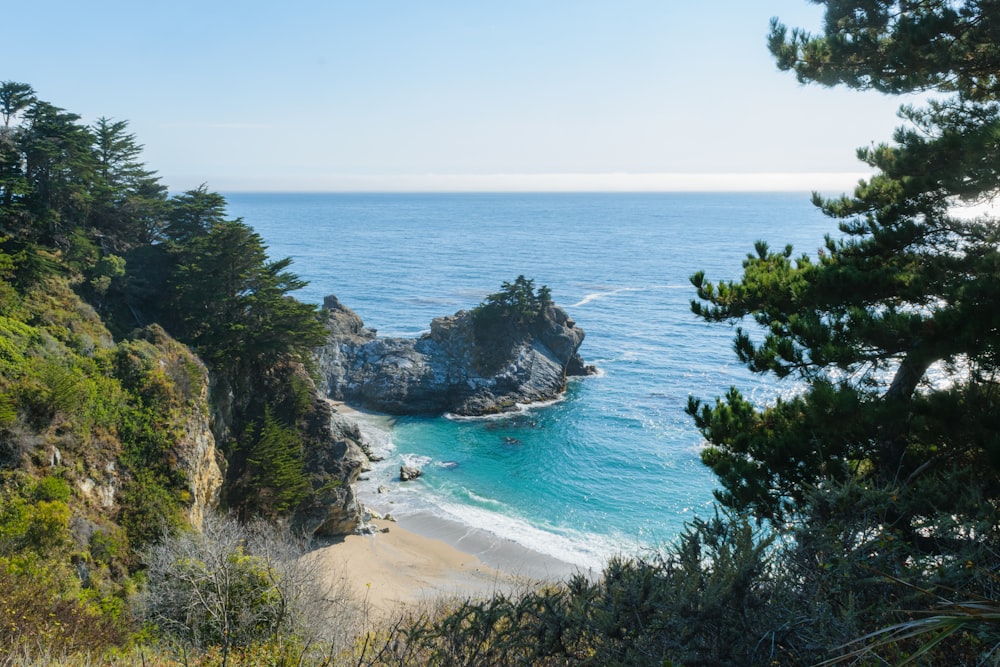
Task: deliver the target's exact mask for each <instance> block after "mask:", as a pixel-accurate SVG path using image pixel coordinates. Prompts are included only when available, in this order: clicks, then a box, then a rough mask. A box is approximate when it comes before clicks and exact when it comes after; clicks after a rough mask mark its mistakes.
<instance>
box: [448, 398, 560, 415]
mask: <svg viewBox="0 0 1000 667" xmlns="http://www.w3.org/2000/svg"><path fill="white" fill-rule="evenodd" d="M565 400H566V395H565V394H561V395H559V396H557V397H556V398H553V399H551V400H548V401H535V402H534V403H515V404H514V409H513V410H508V411H507V412H498V413H495V414H489V415H456V414H455V413H453V412H446V413H444V414H443V415H442V417H444V418H445V419H447V420H449V421H455V422H476V421H491V420H501V419H510V418H511V417H514V416H517V415H523V414H527V413H529V412H532V411H534V410H539V409H541V408H547V407H549V406H551V405H555V404H556V403H561V402H563V401H565Z"/></svg>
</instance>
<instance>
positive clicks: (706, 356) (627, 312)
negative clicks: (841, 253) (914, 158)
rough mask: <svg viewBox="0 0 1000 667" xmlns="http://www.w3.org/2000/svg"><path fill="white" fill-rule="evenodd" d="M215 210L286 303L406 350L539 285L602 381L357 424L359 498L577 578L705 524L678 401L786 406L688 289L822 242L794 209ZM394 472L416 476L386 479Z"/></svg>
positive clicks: (276, 197) (327, 206)
mask: <svg viewBox="0 0 1000 667" xmlns="http://www.w3.org/2000/svg"><path fill="white" fill-rule="evenodd" d="M226 197H227V201H228V203H229V208H228V212H229V215H230V216H231V217H241V218H243V219H244V221H245V222H246V223H247V224H249V225H251V226H252V227H253V228H254V229H255V230H256V231H257V232H258V233H259V234H260V235H261V237H262V238H263V239H264V241H265V243H266V244H267V245H268V247H269V255H270V256H271V257H272V258H273V259H278V258H282V257H291V258H292V259H293V260H294V263H293V265H292V271H294V272H295V273H297V274H298V275H299V276H300V277H302V278H304V279H306V280H308V281H309V285H308V286H307V287H305V288H304V289H302V290H300V291H299V292H297V293H296V296H297V297H298V298H299V299H300V300H303V301H307V302H311V303H317V304H321V303H322V300H323V297H324V296H326V295H328V294H336V295H337V297H338V298H339V299H340V301H341V302H342V303H344V304H345V305H347V306H348V307H350V308H351V309H353V310H354V311H355V312H357V313H358V314H359V315H360V316H361V317H362V318H363V319H364V321H365V324H366V325H367V326H369V327H372V328H375V329H377V330H378V332H379V335H385V336H418V335H420V334H421V333H423V332H425V331H427V330H428V329H429V326H430V321H431V319H433V318H434V317H437V316H440V315H449V314H452V313H454V312H456V311H458V310H461V309H469V308H472V307H475V306H476V305H477V304H479V303H480V302H481V301H482V300H483V299H484V298H485V297H486V295H487V294H489V293H492V292H496V291H498V290H499V288H500V285H501V283H502V282H503V281H512V280H514V279H515V278H516V277H517V276H518V275H524V276H526V277H528V278H531V279H533V280H534V281H535V285H536V286H541V285H547V286H548V287H549V288H550V289H551V291H552V296H553V299H554V300H555V302H556V303H557V304H558V305H560V306H561V307H563V308H564V309H565V310H566V311H567V312H568V314H569V316H570V317H571V318H573V319H574V320H576V322H577V325H578V326H579V327H581V328H582V329H583V330H584V331H585V332H586V334H587V335H586V339H585V340H584V342H583V345H582V347H581V349H580V354H581V355H582V356H583V358H584V359H585V361H586V362H587V363H589V364H594V365H595V366H597V368H598V369H599V371H600V372H599V374H598V375H596V376H592V377H587V378H582V379H576V380H573V381H571V383H570V384H569V387H568V390H567V392H566V394H565V396H564V397H563V398H562V399H561V400H559V401H556V402H554V403H551V404H547V405H539V406H532V407H528V408H526V409H524V410H522V411H520V412H518V413H516V414H512V415H507V416H502V417H493V418H484V419H459V418H454V417H451V416H448V415H446V416H443V417H433V418H432V417H402V418H398V419H393V420H389V419H385V418H383V417H380V416H378V415H363V416H362V417H361V419H362V425H363V428H364V431H365V433H366V436H367V437H368V438H369V440H370V441H371V443H372V445H373V447H374V448H375V450H376V451H377V452H378V453H380V454H382V455H383V456H385V457H386V460H385V461H384V462H382V463H380V464H378V465H377V466H376V467H375V469H374V470H373V471H372V472H371V473H369V475H368V477H369V478H370V479H369V480H368V481H366V482H362V483H360V484H359V496H360V497H361V499H362V501H363V502H364V503H366V504H368V505H370V506H372V507H373V508H375V509H376V510H378V511H380V512H391V513H392V514H393V515H394V516H395V517H396V518H398V519H399V520H400V522H401V525H404V526H405V525H406V524H405V521H406V520H407V517H425V518H426V517H437V518H439V519H441V520H444V521H447V522H448V523H449V524H450V525H452V526H455V527H457V532H458V538H456V539H457V540H458V541H460V540H461V538H462V536H463V535H464V534H465V533H463V532H462V531H463V530H467V531H468V532H469V534H472V533H475V534H477V535H478V536H479V538H478V539H479V540H480V542H481V541H482V540H484V539H485V540H486V541H487V542H489V541H491V540H492V541H493V542H494V543H495V544H497V545H503V544H513V545H517V546H519V547H523V548H525V549H527V550H529V551H531V552H535V553H538V554H542V555H544V556H546V557H549V558H552V559H555V560H557V561H559V562H562V563H566V564H569V565H571V566H573V567H575V568H580V569H589V570H592V571H599V570H600V568H601V566H602V565H603V564H604V563H605V562H606V560H607V559H608V558H609V557H611V556H614V555H618V554H625V555H635V554H641V553H644V552H646V551H647V550H650V549H657V548H661V547H663V546H664V545H666V544H669V543H670V542H671V541H672V540H673V539H674V538H675V537H676V536H677V534H678V533H679V531H681V530H682V529H683V527H684V523H685V522H686V521H690V520H691V519H692V518H693V517H695V516H703V517H707V516H709V515H711V514H712V513H713V496H712V492H713V490H714V489H715V488H716V486H717V485H716V481H715V478H714V477H713V475H712V473H711V472H710V471H709V470H708V469H707V468H706V467H705V466H704V465H703V464H702V463H701V461H700V458H699V451H700V449H701V448H702V446H703V441H702V439H701V437H700V434H699V433H698V432H697V430H696V429H695V428H694V425H693V423H692V421H691V419H690V417H688V416H687V415H686V414H685V412H684V408H685V406H686V404H687V401H688V397H689V396H690V395H694V396H697V397H700V398H703V399H708V400H714V398H715V397H716V396H720V395H722V394H723V393H724V392H725V391H726V390H727V389H728V388H729V387H730V386H732V385H735V386H737V387H739V388H740V389H741V390H742V391H743V392H744V393H745V394H746V395H749V396H752V397H753V398H754V399H755V400H757V401H760V402H762V403H763V402H766V401H770V400H773V399H774V398H775V396H777V395H778V394H780V393H782V392H789V391H794V386H791V385H789V386H785V385H784V384H775V382H774V381H773V380H772V379H769V378H766V377H758V376H754V375H752V374H751V373H749V371H747V370H746V369H745V368H743V367H742V366H741V365H740V364H739V362H738V361H737V359H736V358H735V354H734V353H733V350H732V339H733V336H734V329H733V327H731V326H728V325H726V324H714V325H710V324H706V323H704V322H702V321H699V320H698V319H697V318H695V317H694V315H692V314H691V310H690V301H691V299H692V298H694V288H693V287H692V286H691V284H690V282H689V277H690V276H691V274H693V273H694V272H695V271H698V270H704V271H705V272H706V275H707V277H708V279H710V280H719V279H736V278H738V277H739V276H740V274H741V263H742V261H743V259H744V258H745V257H746V255H747V253H750V252H752V251H753V244H754V242H755V241H757V240H764V241H767V242H768V243H769V244H770V245H771V246H772V247H775V248H782V247H784V246H785V245H786V244H792V245H793V246H794V247H795V254H796V255H799V254H802V253H808V254H810V255H815V253H816V250H817V248H819V247H820V246H821V245H822V244H823V237H824V235H825V234H827V233H833V234H836V227H835V224H834V223H833V221H831V220H829V219H827V218H825V217H824V216H823V215H822V214H821V213H820V212H819V211H818V210H817V209H815V207H813V206H812V204H811V203H810V200H809V195H808V194H807V193H752V194H748V193H691V194H677V193H657V194H264V193H235V194H228V195H226ZM401 463H408V464H415V465H418V466H419V467H420V468H422V470H423V472H424V475H423V476H422V477H421V478H420V479H418V480H416V481H413V482H408V483H405V484H404V483H400V482H399V481H398V472H399V466H400V464H401ZM380 486H381V487H384V488H383V491H385V490H387V491H386V492H383V493H379V492H378V488H379V487H380Z"/></svg>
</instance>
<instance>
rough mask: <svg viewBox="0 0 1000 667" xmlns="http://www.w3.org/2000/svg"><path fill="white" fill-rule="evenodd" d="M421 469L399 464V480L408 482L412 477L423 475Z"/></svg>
mask: <svg viewBox="0 0 1000 667" xmlns="http://www.w3.org/2000/svg"><path fill="white" fill-rule="evenodd" d="M423 474H424V473H423V471H422V470H421V469H420V468H414V467H413V466H399V481H401V482H409V481H410V480H412V479H416V478H418V477H420V476H421V475H423Z"/></svg>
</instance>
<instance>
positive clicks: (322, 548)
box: [307, 519, 533, 615]
mask: <svg viewBox="0 0 1000 667" xmlns="http://www.w3.org/2000/svg"><path fill="white" fill-rule="evenodd" d="M370 523H371V524H372V525H373V526H375V528H376V532H375V533H373V534H368V535H359V534H353V535H346V536H343V537H341V538H334V539H331V540H329V541H324V542H323V543H321V544H320V545H319V546H317V547H316V548H315V549H313V550H312V551H310V552H309V554H308V555H307V557H308V558H309V559H310V560H311V561H312V563H313V564H314V565H315V566H316V567H317V568H318V570H319V571H320V573H321V577H322V579H323V580H324V583H325V584H326V585H328V586H329V587H330V588H331V589H333V590H344V591H346V592H348V593H350V594H351V596H352V597H353V599H354V600H355V601H357V602H359V603H362V604H363V605H364V606H365V607H368V608H370V609H371V610H373V611H374V612H376V613H379V614H383V615H396V614H400V613H404V612H406V611H408V610H414V609H419V608H420V607H422V606H426V605H433V604H435V603H436V602H437V601H439V600H446V599H455V598H458V599H475V598H488V597H491V596H493V595H495V594H497V593H512V592H516V591H517V590H523V589H524V588H526V587H527V586H529V585H530V584H531V583H532V581H533V580H530V579H526V578H522V577H518V576H515V575H511V574H509V573H507V572H503V571H501V570H498V569H495V568H492V567H489V566H487V565H486V564H484V563H483V562H482V561H480V560H479V559H478V558H476V557H475V556H473V555H471V554H467V553H464V552H462V551H459V550H458V549H455V548H454V547H452V546H450V545H449V544H447V543H445V542H443V541H441V540H437V539H434V538H431V537H426V536H423V535H420V534H418V533H415V532H412V531H409V530H406V529H405V528H400V527H399V526H397V525H395V524H394V523H393V522H391V521H385V520H379V519H374V520H372V521H371V522H370ZM382 531H386V532H382Z"/></svg>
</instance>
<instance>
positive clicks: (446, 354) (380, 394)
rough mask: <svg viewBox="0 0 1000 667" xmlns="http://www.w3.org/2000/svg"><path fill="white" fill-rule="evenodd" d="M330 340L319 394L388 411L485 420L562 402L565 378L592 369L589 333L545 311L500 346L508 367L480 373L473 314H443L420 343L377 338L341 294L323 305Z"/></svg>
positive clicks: (319, 354)
mask: <svg viewBox="0 0 1000 667" xmlns="http://www.w3.org/2000/svg"><path fill="white" fill-rule="evenodd" d="M323 306H324V313H325V317H326V325H327V327H328V329H329V336H328V338H327V342H326V344H325V345H323V346H322V347H320V348H319V349H318V350H316V354H315V356H316V361H317V365H318V367H319V371H320V375H321V383H322V384H321V387H320V389H321V390H324V391H325V392H326V393H327V395H328V396H330V397H331V398H334V399H337V400H342V401H345V402H348V403H351V404H355V405H359V406H362V407H365V408H368V409H372V410H377V411H379V412H386V413H389V414H441V413H444V412H451V413H454V414H458V415H469V416H472V415H486V414H493V413H499V412H506V411H511V410H514V409H516V407H517V405H518V404H527V403H535V402H539V401H547V400H552V399H555V398H557V397H558V396H559V395H560V394H561V393H562V392H563V391H564V390H565V388H566V378H567V376H568V375H584V374H587V373H589V372H592V371H593V368H592V367H588V366H586V365H585V364H584V363H583V361H582V359H581V358H580V357H579V355H578V353H577V350H578V349H579V347H580V344H581V343H582V342H583V338H584V332H583V330H582V329H579V328H578V327H576V325H575V323H574V322H573V320H571V319H570V318H569V317H568V316H567V315H566V313H565V312H564V311H563V310H562V309H561V308H558V307H556V306H553V305H550V306H548V307H547V308H546V309H545V311H544V312H543V313H542V315H541V316H540V317H539V318H538V321H537V322H536V323H535V324H534V325H533V326H532V328H531V330H530V331H529V332H519V333H518V335H517V336H514V337H511V338H510V339H509V340H504V341H501V342H500V345H501V346H502V347H503V349H504V350H505V351H508V352H507V354H505V355H504V356H505V359H506V361H504V362H503V363H500V364H498V365H496V367H495V368H494V369H493V370H491V371H489V372H486V371H483V370H482V366H483V363H482V356H483V350H482V349H480V348H477V341H476V335H475V330H474V322H473V316H472V314H471V313H470V312H468V311H460V312H458V313H456V314H455V315H451V316H447V317H439V318H436V319H435V320H433V321H432V322H431V327H430V332H429V333H427V334H425V335H423V336H421V337H419V338H414V339H410V338H379V337H377V336H376V334H375V331H373V330H371V329H368V328H366V327H365V326H364V322H362V320H361V318H360V317H358V315H357V314H356V313H354V312H353V311H352V310H350V309H349V308H347V307H346V306H344V305H343V304H341V303H340V302H339V301H338V300H337V298H336V297H333V296H329V297H327V298H326V299H325V301H324V304H323Z"/></svg>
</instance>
